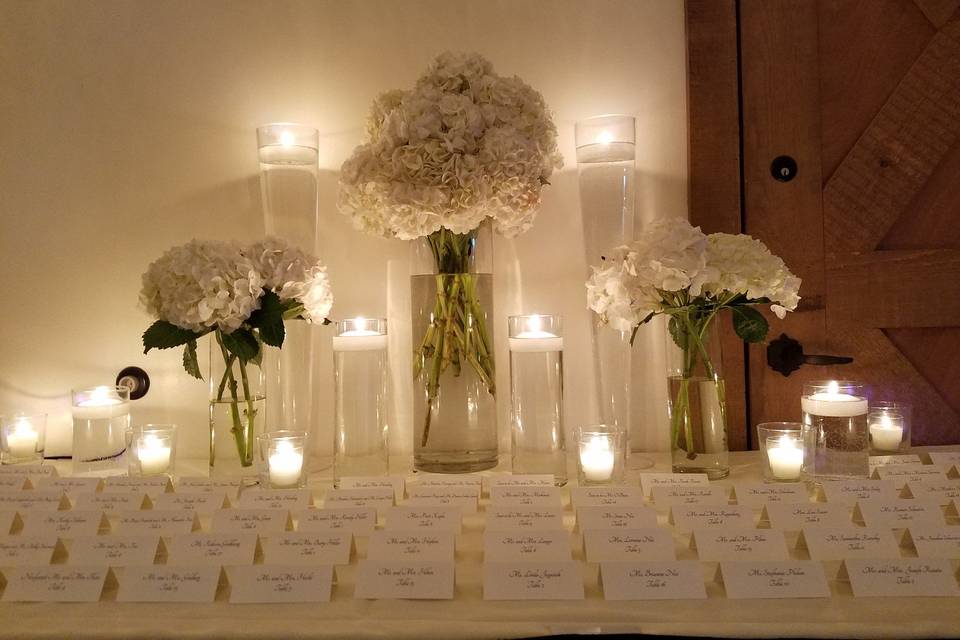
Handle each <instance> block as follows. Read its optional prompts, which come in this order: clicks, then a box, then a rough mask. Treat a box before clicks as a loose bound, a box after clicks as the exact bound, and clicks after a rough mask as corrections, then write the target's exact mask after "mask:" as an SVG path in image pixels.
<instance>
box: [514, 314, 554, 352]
mask: <svg viewBox="0 0 960 640" xmlns="http://www.w3.org/2000/svg"><path fill="white" fill-rule="evenodd" d="M510 351H517V352H531V351H540V352H542V351H563V338H561V337H560V336H558V335H556V334H555V333H550V332H549V331H544V330H543V328H542V321H541V320H540V316H530V317H528V318H526V326H525V327H524V331H521V332H520V333H518V334H517V335H515V336H513V337H512V338H510Z"/></svg>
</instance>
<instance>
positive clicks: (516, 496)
mask: <svg viewBox="0 0 960 640" xmlns="http://www.w3.org/2000/svg"><path fill="white" fill-rule="evenodd" d="M490 502H491V503H492V504H497V505H507V506H514V507H561V506H562V505H563V499H562V497H561V496H560V487H509V486H507V487H504V486H499V487H490Z"/></svg>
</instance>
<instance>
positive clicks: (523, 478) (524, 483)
mask: <svg viewBox="0 0 960 640" xmlns="http://www.w3.org/2000/svg"><path fill="white" fill-rule="evenodd" d="M556 484H557V483H556V480H555V478H554V477H553V474H552V473H525V474H521V473H515V474H511V473H500V474H497V475H494V476H490V477H489V478H487V486H488V488H489V489H491V490H492V489H493V488H495V487H553V486H556Z"/></svg>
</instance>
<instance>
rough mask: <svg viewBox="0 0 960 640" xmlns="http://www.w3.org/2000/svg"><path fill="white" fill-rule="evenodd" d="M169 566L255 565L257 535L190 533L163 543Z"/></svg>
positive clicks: (245, 533)
mask: <svg viewBox="0 0 960 640" xmlns="http://www.w3.org/2000/svg"><path fill="white" fill-rule="evenodd" d="M164 545H165V546H166V547H167V564H168V565H195V566H214V567H219V566H223V565H237V564H253V556H254V554H255V553H256V550H257V534H256V533H251V532H241V533H191V534H187V535H179V536H173V537H171V538H170V539H168V540H167V541H166V542H164Z"/></svg>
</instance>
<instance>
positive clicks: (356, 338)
mask: <svg viewBox="0 0 960 640" xmlns="http://www.w3.org/2000/svg"><path fill="white" fill-rule="evenodd" d="M353 322H354V327H356V328H355V329H351V330H350V331H344V332H343V333H341V334H339V335H336V336H334V337H333V350H334V351H381V350H383V349H386V348H387V335H386V334H384V333H380V332H379V331H372V330H370V329H367V328H366V321H365V320H364V319H363V318H355V319H354V321H353Z"/></svg>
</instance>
